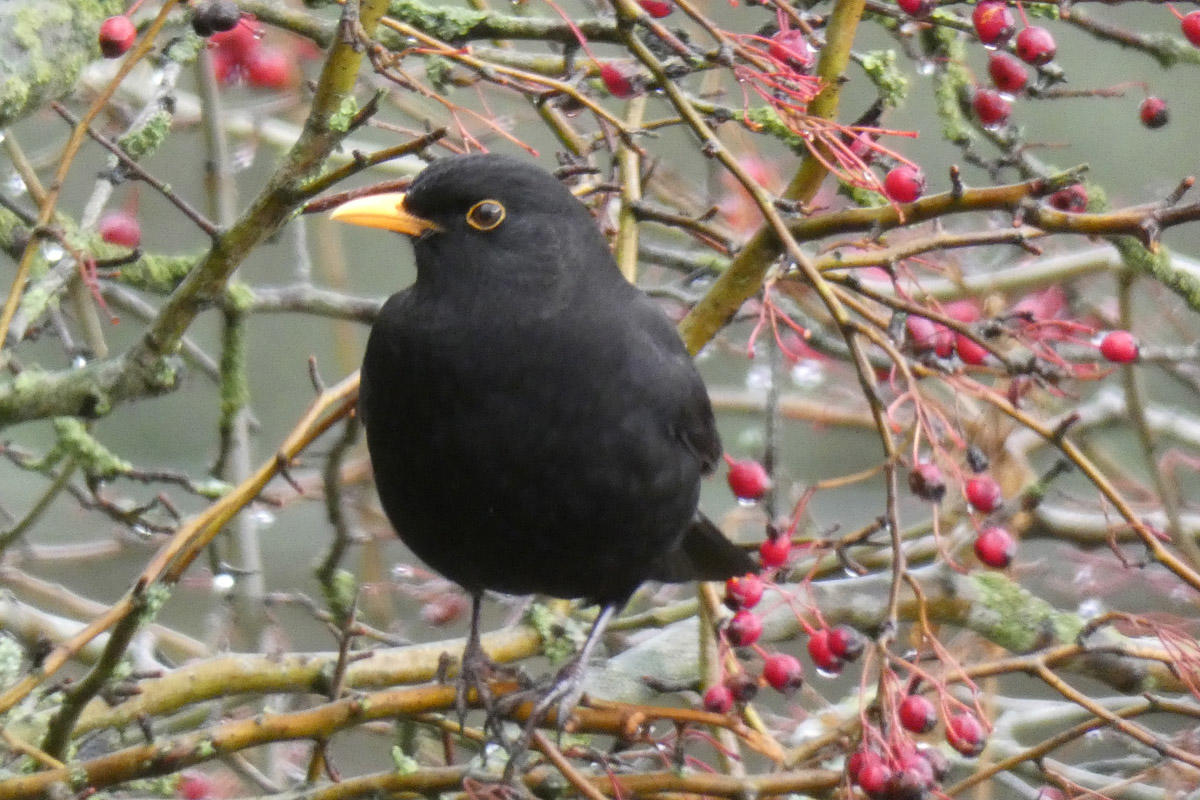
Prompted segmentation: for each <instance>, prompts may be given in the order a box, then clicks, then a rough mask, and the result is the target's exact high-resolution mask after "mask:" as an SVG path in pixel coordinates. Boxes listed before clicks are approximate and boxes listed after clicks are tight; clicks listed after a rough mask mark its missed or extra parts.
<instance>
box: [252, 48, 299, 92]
mask: <svg viewBox="0 0 1200 800" xmlns="http://www.w3.org/2000/svg"><path fill="white" fill-rule="evenodd" d="M243 66H244V67H245V68H246V80H247V81H248V82H249V83H250V85H251V86H257V87H259V88H261V89H286V88H287V87H289V86H291V85H292V84H293V83H295V80H294V78H295V74H296V65H295V64H294V63H293V62H292V59H291V57H290V56H289V55H288V54H287V53H285V52H284V51H282V50H280V49H279V48H277V47H270V46H268V45H264V46H262V47H259V48H258V49H256V50H255V51H254V52H253V53H251V54H250V55H248V56H246V59H245V62H244V64H243Z"/></svg>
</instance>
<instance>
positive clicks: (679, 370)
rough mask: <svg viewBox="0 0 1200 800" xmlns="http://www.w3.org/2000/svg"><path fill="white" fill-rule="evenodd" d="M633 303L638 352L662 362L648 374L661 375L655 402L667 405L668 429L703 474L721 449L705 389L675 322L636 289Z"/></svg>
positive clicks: (714, 466) (710, 469)
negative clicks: (639, 339)
mask: <svg viewBox="0 0 1200 800" xmlns="http://www.w3.org/2000/svg"><path fill="white" fill-rule="evenodd" d="M633 304H634V306H635V311H636V314H635V316H636V318H637V321H638V323H639V329H640V330H641V331H642V332H643V335H644V341H643V342H642V343H640V344H639V346H638V351H639V353H643V354H653V357H655V358H658V359H662V361H663V362H664V363H663V364H659V365H657V366H656V369H655V371H654V372H653V373H651V374H656V375H657V374H661V375H662V376H663V377H662V380H661V381H659V382H658V383H657V385H656V386H655V387H654V388H655V395H656V397H657V398H658V399H659V402H661V403H664V404H666V406H667V407H666V408H664V409H663V410H664V411H665V412H666V415H665V416H666V418H667V419H669V420H671V423H672V431H671V432H672V434H673V435H674V436H675V437H676V438H677V439H678V440H679V441H680V443H682V444H683V445H684V447H686V448H687V449H688V450H689V451H690V452H691V453H692V454H693V455H695V457H696V459H697V460H698V461H699V462H700V468H701V471H702V472H703V473H704V474H705V475H707V474H709V473H710V472H712V471H713V469H715V468H716V465H717V462H718V461H719V460H720V458H721V452H722V451H721V437H720V436H719V435H718V433H717V423H716V419H715V418H714V417H713V410H712V403H711V401H710V400H709V399H708V389H707V388H706V387H705V386H704V380H703V379H702V378H701V377H700V373H699V372H698V371H697V370H696V365H695V363H694V362H693V361H692V357H691V355H690V354H689V353H688V351H687V349H686V348H685V347H684V346H683V342H682V340H680V338H679V334H678V333H677V332H676V330H675V326H674V325H673V324H672V323H671V321H670V320H669V319H667V317H666V315H665V314H663V312H662V310H661V309H659V308H658V306H657V305H656V304H655V302H654V301H653V300H651V299H650V298H649V297H647V296H645V295H644V294H641V293H640V292H639V293H638V294H637V297H636V298H635V300H634V303H633ZM642 357H650V356H642Z"/></svg>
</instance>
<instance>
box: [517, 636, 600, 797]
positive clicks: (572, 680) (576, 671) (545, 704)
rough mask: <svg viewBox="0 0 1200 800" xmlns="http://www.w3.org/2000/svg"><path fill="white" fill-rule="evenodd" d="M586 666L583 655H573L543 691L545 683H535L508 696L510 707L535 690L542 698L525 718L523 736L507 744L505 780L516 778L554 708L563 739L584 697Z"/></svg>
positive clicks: (558, 731) (555, 722) (559, 735)
mask: <svg viewBox="0 0 1200 800" xmlns="http://www.w3.org/2000/svg"><path fill="white" fill-rule="evenodd" d="M584 668H585V664H584V663H583V661H582V660H581V659H579V658H573V659H571V660H570V661H569V662H567V663H566V664H565V665H564V666H563V667H562V669H560V670H559V671H558V674H557V675H555V676H554V679H553V680H552V681H551V682H550V686H549V688H548V689H546V690H545V691H542V690H541V687H534V688H531V689H528V690H525V691H521V692H514V693H513V694H510V695H508V696H506V697H505V698H504V705H505V707H506V708H508V709H510V710H511V709H512V708H516V707H517V706H518V705H520V704H521V703H522V702H525V701H526V700H527V699H529V697H530V695H531V694H532V695H533V696H535V697H537V698H538V699H537V701H536V702H535V703H534V706H533V709H532V710H531V711H530V712H529V718H528V719H526V720H525V727H524V728H523V729H522V731H521V736H520V738H519V739H517V741H516V742H515V743H513V744H512V745H511V746H506V748H505V749H507V750H508V755H509V760H508V764H507V765H506V766H505V768H504V780H505V781H511V780H512V777H513V775H514V773H515V772H516V769H517V767H518V766H519V764H520V762H521V760H522V758H523V756H524V755H525V752H526V751H527V750H528V749H529V743H530V741H531V740H532V739H533V733H534V731H535V730H537V728H538V726H539V725H540V724H541V723H542V722H543V721H545V719H546V718H547V717H548V716H549V714H550V711H551V710H553V711H554V725H555V729H556V731H557V734H558V742H559V743H560V744H561V743H562V735H563V733H564V732H565V731H566V728H567V723H568V722H569V721H570V719H571V714H572V713H573V712H574V711H575V708H576V707H577V706H578V705H579V701H580V699H581V698H582V697H583V675H584ZM510 702H511V705H510Z"/></svg>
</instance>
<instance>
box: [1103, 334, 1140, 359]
mask: <svg viewBox="0 0 1200 800" xmlns="http://www.w3.org/2000/svg"><path fill="white" fill-rule="evenodd" d="M1100 355H1102V356H1104V357H1105V358H1107V359H1108V360H1109V361H1111V362H1113V363H1114V364H1130V363H1133V362H1134V361H1137V357H1138V340H1137V339H1136V338H1134V335H1133V334H1132V333H1130V332H1129V331H1110V332H1109V333H1107V334H1106V335H1105V336H1104V338H1103V339H1101V340H1100Z"/></svg>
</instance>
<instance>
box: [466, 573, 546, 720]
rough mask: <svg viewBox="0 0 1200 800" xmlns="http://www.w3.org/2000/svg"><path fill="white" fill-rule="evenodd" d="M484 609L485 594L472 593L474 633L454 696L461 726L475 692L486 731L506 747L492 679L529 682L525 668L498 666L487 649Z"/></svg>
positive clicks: (468, 641) (472, 624) (469, 633)
mask: <svg viewBox="0 0 1200 800" xmlns="http://www.w3.org/2000/svg"><path fill="white" fill-rule="evenodd" d="M482 606H483V592H472V593H471V629H470V631H469V632H468V633H467V646H466V647H465V648H463V654H462V664H461V665H460V667H459V670H458V680H457V681H456V691H455V693H454V709H455V711H457V712H458V724H459V725H462V724H463V723H464V721H465V720H466V718H467V706H468V705H469V702H470V699H471V690H472V689H474V690H475V694H476V696H477V697H478V698H479V704H480V705H481V706H483V710H484V714H485V715H486V716H485V717H484V722H483V728H484V730H485V731H491V732H492V733H494V734H495V736H496V738H497V739H499V740H500V742H501V743H502V744H506V742H505V737H504V734H503V730H502V729H501V725H500V716H501V713H502V712H501V711H500V710H498V709H497V704H496V696H495V695H494V694H492V689H491V687H490V686H489V685H488V679H489V678H492V677H494V676H496V675H497V674H500V675H502V676H504V677H506V678H511V679H513V680H516V681H518V682H519V683H522V684H524V683H526V682H528V678H526V677H525V675H524V674H523V673H522V671H521V668H520V667H517V666H509V665H507V664H497V663H496V662H495V661H493V660H492V659H491V658H490V657H489V656H488V654H487V652H486V651H484V649H483V641H482V637H481V636H480V633H479V618H480V612H481V609H482Z"/></svg>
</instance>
